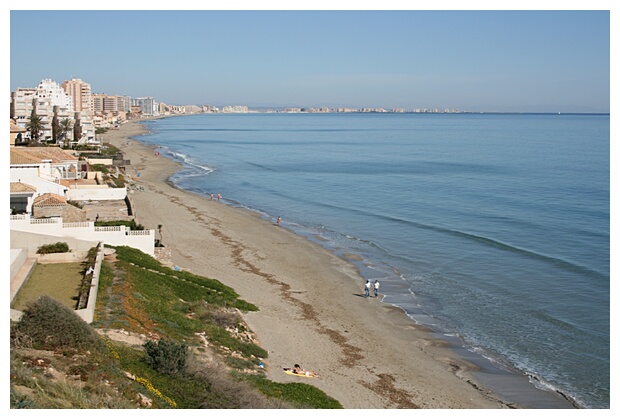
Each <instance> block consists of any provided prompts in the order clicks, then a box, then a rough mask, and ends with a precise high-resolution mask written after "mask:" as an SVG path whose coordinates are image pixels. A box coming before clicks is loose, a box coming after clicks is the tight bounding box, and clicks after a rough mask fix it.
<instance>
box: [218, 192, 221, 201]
mask: <svg viewBox="0 0 620 419" xmlns="http://www.w3.org/2000/svg"><path fill="white" fill-rule="evenodd" d="M220 199H222V195H220V194H219V193H218V194H217V200H218V201H219V200H220Z"/></svg>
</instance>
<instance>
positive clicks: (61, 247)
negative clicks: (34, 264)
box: [37, 242, 70, 255]
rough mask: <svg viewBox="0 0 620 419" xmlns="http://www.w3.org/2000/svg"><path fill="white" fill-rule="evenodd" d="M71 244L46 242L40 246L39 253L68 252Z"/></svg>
mask: <svg viewBox="0 0 620 419" xmlns="http://www.w3.org/2000/svg"><path fill="white" fill-rule="evenodd" d="M69 250H70V249H69V245H68V244H67V243H65V242H57V243H53V244H44V245H42V246H39V247H38V249H37V253H39V254H41V255H45V254H48V253H67V252H68V251H69Z"/></svg>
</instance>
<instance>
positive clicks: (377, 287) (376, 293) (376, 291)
mask: <svg viewBox="0 0 620 419" xmlns="http://www.w3.org/2000/svg"><path fill="white" fill-rule="evenodd" d="M374 288H375V297H378V296H379V280H378V279H376V280H375V286H374Z"/></svg>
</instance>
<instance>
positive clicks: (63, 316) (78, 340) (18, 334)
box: [11, 296, 105, 350]
mask: <svg viewBox="0 0 620 419" xmlns="http://www.w3.org/2000/svg"><path fill="white" fill-rule="evenodd" d="M26 338H28V339H26ZM26 341H29V342H31V344H32V347H34V348H35V349H47V350H55V349H65V348H75V349H97V348H98V349H104V348H105V344H104V343H103V341H102V340H101V338H100V337H99V335H98V334H97V332H95V330H94V329H93V328H91V327H90V326H89V325H88V323H86V322H85V321H84V320H82V319H81V318H79V317H78V316H77V315H76V314H75V313H74V312H73V311H71V310H70V309H69V308H67V307H66V306H64V305H63V304H62V303H59V302H58V301H56V300H54V299H53V298H51V297H48V296H42V297H39V298H38V299H37V300H36V301H34V302H32V303H30V304H29V305H28V306H27V307H26V308H25V309H24V314H23V316H22V318H21V319H20V320H19V321H18V322H17V323H16V324H15V326H14V327H13V329H12V330H11V344H12V345H14V346H16V345H19V342H26Z"/></svg>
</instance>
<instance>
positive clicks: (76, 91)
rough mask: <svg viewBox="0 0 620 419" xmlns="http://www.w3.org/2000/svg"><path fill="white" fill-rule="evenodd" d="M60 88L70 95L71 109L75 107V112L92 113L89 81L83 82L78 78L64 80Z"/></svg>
mask: <svg viewBox="0 0 620 419" xmlns="http://www.w3.org/2000/svg"><path fill="white" fill-rule="evenodd" d="M62 88H63V89H64V91H65V92H66V93H67V94H68V95H69V96H71V99H72V100H73V109H75V111H76V112H83V113H86V112H87V113H90V114H92V112H93V103H92V102H93V101H92V92H91V89H90V83H86V82H83V81H82V80H80V79H71V80H65V82H64V83H63V84H62Z"/></svg>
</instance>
